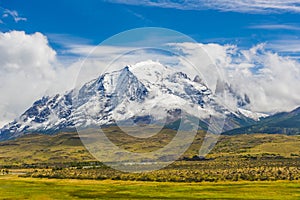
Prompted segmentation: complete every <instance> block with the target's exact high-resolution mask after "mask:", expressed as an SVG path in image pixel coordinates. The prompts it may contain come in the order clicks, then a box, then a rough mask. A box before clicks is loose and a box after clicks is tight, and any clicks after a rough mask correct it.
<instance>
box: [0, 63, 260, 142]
mask: <svg viewBox="0 0 300 200" xmlns="http://www.w3.org/2000/svg"><path fill="white" fill-rule="evenodd" d="M195 80H198V79H195ZM178 110H182V111H185V112H187V113H188V114H189V115H191V116H196V117H197V118H199V119H201V120H205V119H208V118H209V117H210V116H211V115H217V114H218V113H220V112H222V113H226V114H227V115H228V116H233V115H234V116H235V118H236V117H238V118H239V115H241V114H243V116H240V118H241V119H242V118H245V116H250V117H253V116H252V115H251V114H250V113H248V112H245V111H241V112H233V111H229V110H227V109H226V108H225V107H223V106H222V105H219V104H218V103H217V101H215V96H214V95H213V93H212V91H211V90H210V89H209V88H207V87H206V86H205V84H203V83H201V81H199V80H198V81H193V80H191V79H190V78H189V77H188V76H187V75H186V74H184V73H182V72H179V71H176V70H174V69H173V68H171V67H166V66H163V65H162V64H160V63H158V62H153V61H146V62H141V63H137V64H135V65H133V66H126V67H125V68H123V69H121V70H118V71H114V72H110V73H105V74H103V75H101V76H100V77H99V78H98V79H94V80H92V81H90V82H88V83H86V84H84V85H83V86H82V87H81V88H79V89H74V90H72V91H69V92H66V93H65V94H63V95H60V94H58V95H55V96H53V97H43V98H42V99H40V100H38V101H36V102H35V103H34V104H33V106H32V107H31V108H29V109H28V110H27V111H26V112H25V113H24V114H23V115H22V116H21V117H20V118H18V119H16V120H14V121H13V122H11V123H9V124H7V125H5V126H4V127H3V128H2V129H0V140H4V139H9V138H14V137H18V136H20V135H22V134H26V133H28V132H40V133H46V134H47V133H49V134H52V133H55V132H58V131H62V130H65V129H73V128H75V127H82V128H84V127H89V126H101V125H109V124H115V123H117V122H122V121H126V120H129V119H133V118H137V117H140V118H141V119H143V118H147V119H150V122H149V123H154V122H156V121H160V120H165V118H166V115H170V113H175V112H174V111H178ZM168 113H169V114H168ZM244 115H245V116H244ZM254 117H255V118H257V116H254ZM148 121H149V120H148Z"/></svg>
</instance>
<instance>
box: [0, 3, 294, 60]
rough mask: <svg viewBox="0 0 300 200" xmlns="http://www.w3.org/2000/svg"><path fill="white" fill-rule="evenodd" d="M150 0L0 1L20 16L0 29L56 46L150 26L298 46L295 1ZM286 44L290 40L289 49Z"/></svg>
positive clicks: (213, 38) (216, 38)
mask: <svg viewBox="0 0 300 200" xmlns="http://www.w3.org/2000/svg"><path fill="white" fill-rule="evenodd" d="M151 2H153V1H146V0H143V1H135V0H132V1H122V0H116V1H114V0H111V1H101V0H89V1H79V0H72V1H68V0H53V1H39V0H29V1H16V0H2V1H1V3H0V6H1V7H2V13H3V12H4V10H5V9H7V10H10V11H16V12H17V13H18V17H19V18H24V19H26V20H19V21H18V22H16V21H15V20H14V19H13V17H12V16H10V17H5V18H3V17H2V19H1V20H2V22H3V23H2V24H0V31H2V32H6V31H9V30H24V31H26V33H34V32H41V33H43V34H44V35H47V36H48V39H49V41H50V44H51V45H52V46H53V48H55V49H56V50H59V49H60V48H62V47H63V44H64V43H72V42H74V43H86V44H98V43H100V42H102V41H103V40H105V39H106V38H108V37H110V36H112V35H114V34H117V33H119V32H122V31H125V30H128V29H132V28H138V27H147V26H151V27H164V28H170V29H174V30H176V31H179V32H182V33H184V34H186V35H188V36H190V37H192V38H194V39H195V40H196V41H198V42H201V43H210V42H216V43H220V44H227V43H229V44H236V45H239V46H241V47H244V46H245V47H250V46H253V45H256V44H258V43H262V42H265V43H267V44H268V45H267V47H269V48H272V49H274V50H275V51H279V52H280V53H282V54H289V55H295V54H296V55H297V54H298V51H300V47H299V48H297V47H295V42H297V44H300V42H299V40H300V39H299V35H300V10H297V9H296V8H299V7H300V6H299V2H298V1H292V3H287V4H284V3H282V2H285V1H280V0H276V1H274V2H275V3H274V4H275V5H272V4H270V5H262V6H259V5H258V6H257V7H251V4H248V5H243V6H242V7H239V4H238V3H236V5H234V3H232V4H233V5H230V3H228V2H227V3H226V1H223V2H225V3H224V5H222V4H221V3H219V4H217V3H218V1H211V2H216V4H217V5H218V6H216V5H215V6H214V4H213V3H207V2H210V1H207V0H204V1H201V0H198V1H197V0H196V1H181V2H185V3H182V4H175V5H173V4H174V3H176V2H180V1H159V0H158V1H155V2H157V3H156V4H154V3H151ZM160 2H169V4H168V3H160ZM191 2H192V3H191ZM193 2H196V3H193ZM197 2H198V3H197ZM229 2H237V1H229ZM249 2H250V3H251V1H249ZM255 2H256V0H254V1H253V2H252V4H255ZM276 2H277V4H276ZM286 2H289V1H286ZM293 2H294V4H293ZM172 3H173V4H172ZM210 4H212V5H210ZM257 4H258V3H257ZM276 5H277V7H276ZM266 6H269V8H268V7H267V8H265V7H266ZM273 7H275V8H276V9H274V8H273ZM294 7H296V8H294ZM288 44H291V45H292V46H291V47H290V48H289V49H288Z"/></svg>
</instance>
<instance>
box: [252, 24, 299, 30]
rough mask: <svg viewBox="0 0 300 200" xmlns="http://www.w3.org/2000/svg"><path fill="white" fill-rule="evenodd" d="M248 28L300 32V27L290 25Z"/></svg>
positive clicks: (267, 25)
mask: <svg viewBox="0 0 300 200" xmlns="http://www.w3.org/2000/svg"><path fill="white" fill-rule="evenodd" d="M248 28H250V29H265V30H291V31H299V30H300V26H296V25H289V24H262V25H254V26H249V27H248Z"/></svg>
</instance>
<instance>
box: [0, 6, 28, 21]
mask: <svg viewBox="0 0 300 200" xmlns="http://www.w3.org/2000/svg"><path fill="white" fill-rule="evenodd" d="M0 15H2V16H1V19H0V24H3V23H4V22H3V19H5V18H9V17H11V18H12V19H13V20H14V21H15V22H16V23H17V22H20V21H27V18H25V17H21V16H20V15H19V13H18V12H17V11H16V10H9V9H6V8H2V7H0Z"/></svg>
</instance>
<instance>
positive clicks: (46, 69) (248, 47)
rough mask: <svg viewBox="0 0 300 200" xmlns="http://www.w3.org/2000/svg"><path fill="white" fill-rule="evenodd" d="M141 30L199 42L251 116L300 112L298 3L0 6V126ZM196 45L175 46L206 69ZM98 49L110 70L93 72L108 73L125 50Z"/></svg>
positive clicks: (144, 1) (202, 0) (215, 0)
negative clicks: (119, 38) (112, 40)
mask: <svg viewBox="0 0 300 200" xmlns="http://www.w3.org/2000/svg"><path fill="white" fill-rule="evenodd" d="M140 27H161V28H168V29H173V30H175V31H179V32H181V33H183V34H185V35H188V36H190V37H191V38H193V39H194V40H196V41H197V42H198V43H199V45H200V47H201V48H203V49H204V50H205V52H206V53H207V54H209V56H210V59H211V60H212V61H213V62H214V63H216V64H217V65H218V67H219V68H220V69H221V70H222V71H224V76H225V77H226V78H227V79H228V82H229V83H230V84H231V85H232V86H233V87H236V88H235V89H236V90H238V91H240V92H241V94H243V93H247V95H248V96H249V97H250V98H251V99H252V102H253V104H251V105H250V107H249V108H247V109H250V110H253V111H257V112H265V113H274V112H277V111H289V110H292V109H293V108H295V107H297V106H299V105H300V93H299V90H300V38H299V37H300V0H88V1H82V0H80V1H79V0H72V1H71V0H52V1H41V0H27V1H17V0H2V1H0V80H1V85H0V94H1V95H0V126H1V125H4V124H5V123H7V122H9V121H12V120H13V119H15V118H16V117H18V116H20V114H22V113H23V112H24V111H25V110H26V109H27V108H28V107H29V106H30V105H32V102H34V101H35V100H37V99H39V98H41V97H42V96H44V95H53V94H56V93H62V92H64V91H66V90H69V89H72V88H73V86H74V83H75V82H76V80H77V78H78V76H77V75H78V74H79V73H80V72H81V71H80V70H81V60H80V59H82V58H85V57H86V56H87V55H88V53H89V52H90V50H91V49H93V48H94V47H95V45H97V44H99V43H101V42H103V41H104V40H106V39H107V38H109V37H111V36H114V35H115V34H118V33H120V32H122V31H126V30H129V29H134V28H140ZM199 45H198V44H197V45H196V46H197V47H195V46H193V45H191V44H178V46H175V47H176V48H177V47H178V48H180V50H182V52H183V53H185V55H188V56H187V59H188V60H192V61H195V62H198V63H197V66H202V64H203V63H201V62H202V60H201V59H199V55H197V54H195V52H193V48H195V49H196V48H198V46H199ZM98 50H100V51H96V53H97V52H98V53H99V52H100V54H101V56H102V57H105V59H106V58H107V60H106V61H105V62H106V63H105V62H104V61H103V62H102V63H94V65H91V67H103V66H106V65H107V63H108V62H109V61H111V59H112V58H113V57H115V56H117V55H118V54H119V53H120V52H121V51H122V49H120V48H119V47H118V48H116V47H114V48H111V47H102V48H99V49H98ZM123 50H124V49H123ZM125 50H126V48H125ZM103 52H106V53H107V54H109V56H111V57H106V55H104V56H103V55H102V53H103ZM205 70H207V73H208V76H211V74H209V73H210V72H211V69H205ZM91 75H93V76H96V75H98V73H95V72H94V71H91ZM16 80H17V81H16ZM89 80H90V79H89ZM16 93H17V94H19V96H21V97H22V98H15V97H16Z"/></svg>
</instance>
